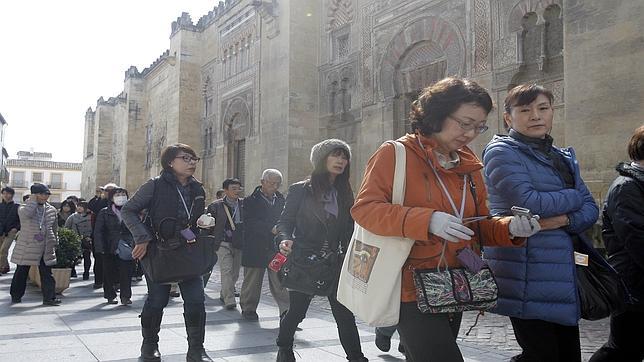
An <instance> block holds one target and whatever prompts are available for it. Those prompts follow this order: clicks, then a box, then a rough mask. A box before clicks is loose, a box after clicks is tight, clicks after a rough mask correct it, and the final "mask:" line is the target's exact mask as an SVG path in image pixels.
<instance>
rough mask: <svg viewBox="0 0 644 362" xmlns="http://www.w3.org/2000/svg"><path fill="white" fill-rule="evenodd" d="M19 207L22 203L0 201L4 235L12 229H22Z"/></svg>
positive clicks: (1, 225)
mask: <svg viewBox="0 0 644 362" xmlns="http://www.w3.org/2000/svg"><path fill="white" fill-rule="evenodd" d="M19 207H20V204H16V203H15V202H13V201H9V202H8V203H6V202H4V201H2V203H0V232H1V233H2V235H7V234H8V233H9V230H11V229H17V230H20V218H19V217H18V208H19Z"/></svg>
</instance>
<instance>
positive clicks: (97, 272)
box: [92, 245, 103, 284]
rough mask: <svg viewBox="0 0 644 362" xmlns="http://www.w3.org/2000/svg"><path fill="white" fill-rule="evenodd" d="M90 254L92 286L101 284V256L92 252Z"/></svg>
mask: <svg viewBox="0 0 644 362" xmlns="http://www.w3.org/2000/svg"><path fill="white" fill-rule="evenodd" d="M93 247H94V246H93V245H92V248H93ZM92 254H93V255H94V284H103V254H101V253H97V252H96V251H94V250H92Z"/></svg>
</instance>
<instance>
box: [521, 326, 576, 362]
mask: <svg viewBox="0 0 644 362" xmlns="http://www.w3.org/2000/svg"><path fill="white" fill-rule="evenodd" d="M510 321H511V322H512V328H514V336H515V337H516V338H517V343H519V346H521V348H522V349H523V352H521V362H524V361H525V362H545V361H547V362H581V346H580V344H579V326H564V325H561V324H557V323H552V322H546V321H543V320H540V319H520V318H514V317H510Z"/></svg>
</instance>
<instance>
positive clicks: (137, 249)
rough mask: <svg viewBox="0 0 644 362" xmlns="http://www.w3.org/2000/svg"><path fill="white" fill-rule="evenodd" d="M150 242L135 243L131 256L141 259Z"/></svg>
mask: <svg viewBox="0 0 644 362" xmlns="http://www.w3.org/2000/svg"><path fill="white" fill-rule="evenodd" d="M149 243H150V242H149V241H146V242H144V243H140V244H136V245H135V246H134V249H132V257H133V258H134V259H137V260H141V259H143V257H144V256H145V253H147V251H148V244H149Z"/></svg>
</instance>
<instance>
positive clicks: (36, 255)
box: [11, 200, 58, 266]
mask: <svg viewBox="0 0 644 362" xmlns="http://www.w3.org/2000/svg"><path fill="white" fill-rule="evenodd" d="M43 207H44V208H45V211H44V212H45V215H44V218H42V229H41V226H40V223H41V218H40V217H38V216H37V212H36V211H37V209H40V210H42V208H43ZM57 214H58V212H57V211H56V208H55V207H53V206H51V205H50V204H48V203H45V205H38V204H37V203H36V201H34V200H28V201H27V202H26V203H25V204H24V205H21V206H20V208H19V209H18V216H20V235H18V238H17V239H16V246H14V248H13V254H12V255H11V262H12V263H15V264H17V265H39V264H40V259H41V258H42V259H44V261H45V265H48V266H54V265H56V246H57V245H58V236H57V235H56V231H57V229H58V224H57ZM41 230H42V231H41ZM41 232H42V234H43V235H44V240H43V241H38V240H36V238H35V236H36V235H37V234H39V233H41Z"/></svg>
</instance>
